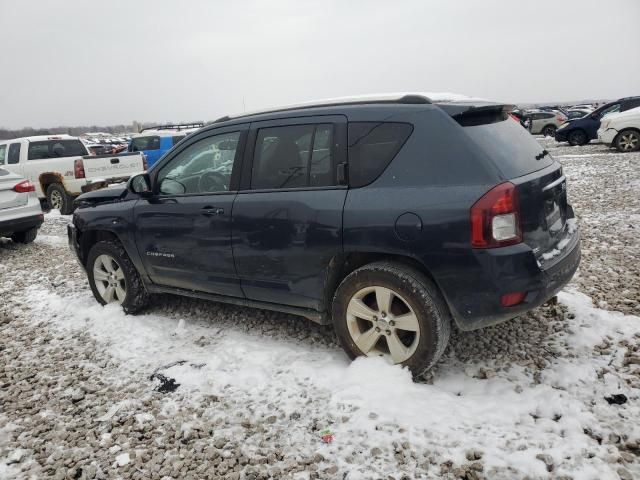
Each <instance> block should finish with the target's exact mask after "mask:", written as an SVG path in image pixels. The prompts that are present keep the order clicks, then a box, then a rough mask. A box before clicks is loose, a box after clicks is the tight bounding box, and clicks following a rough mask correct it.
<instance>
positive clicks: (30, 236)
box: [11, 227, 38, 244]
mask: <svg viewBox="0 0 640 480" xmlns="http://www.w3.org/2000/svg"><path fill="white" fill-rule="evenodd" d="M37 235H38V228H37V227H33V228H30V229H29V230H25V231H24V232H14V233H13V235H11V240H13V241H14V242H16V243H25V244H26V243H31V242H33V241H34V240H35V239H36V236H37Z"/></svg>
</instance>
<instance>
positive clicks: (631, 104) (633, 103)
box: [620, 99, 640, 112]
mask: <svg viewBox="0 0 640 480" xmlns="http://www.w3.org/2000/svg"><path fill="white" fill-rule="evenodd" d="M638 107H640V99H638V100H629V101H627V102H625V103H623V104H622V106H621V107H620V111H621V112H626V111H627V110H631V109H632V108H638Z"/></svg>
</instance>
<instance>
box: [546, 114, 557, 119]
mask: <svg viewBox="0 0 640 480" xmlns="http://www.w3.org/2000/svg"><path fill="white" fill-rule="evenodd" d="M555 116H556V114H555V113H545V114H544V118H547V119H549V118H553V117H555Z"/></svg>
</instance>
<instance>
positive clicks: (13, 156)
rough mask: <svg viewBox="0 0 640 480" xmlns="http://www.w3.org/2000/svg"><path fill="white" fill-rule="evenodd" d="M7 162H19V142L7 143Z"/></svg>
mask: <svg viewBox="0 0 640 480" xmlns="http://www.w3.org/2000/svg"><path fill="white" fill-rule="evenodd" d="M7 163H9V164H14V163H20V144H19V143H12V144H11V145H9V155H8V157H7Z"/></svg>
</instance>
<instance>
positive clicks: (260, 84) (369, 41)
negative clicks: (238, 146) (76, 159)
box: [0, 0, 640, 128]
mask: <svg viewBox="0 0 640 480" xmlns="http://www.w3.org/2000/svg"><path fill="white" fill-rule="evenodd" d="M0 19H1V22H2V27H1V28H0V51H1V52H2V55H1V57H0V58H1V59H2V66H0V72H1V73H0V127H12V128H13V127H23V126H33V127H46V126H56V125H87V124H96V125H108V124H120V123H125V124H129V123H131V121H133V120H138V121H169V120H173V121H178V120H183V121H186V120H212V119H215V118H217V117H219V116H222V115H225V114H231V113H237V112H241V111H243V109H245V108H246V109H247V110H255V109H257V108H263V107H268V106H274V105H282V104H290V103H295V102H299V101H304V100H309V99H317V98H325V97H332V96H344V95H352V94H362V93H377V92H396V91H446V92H457V93H464V94H467V95H472V96H477V97H483V98H490V99H495V100H501V101H509V102H537V101H554V100H572V99H576V100H579V99H585V98H615V97H620V96H626V95H633V94H636V95H639V94H640V51H639V50H638V49H639V47H640V24H639V21H640V0H607V1H602V0H482V1H480V0H458V1H452V0H442V1H436V0H433V1H427V0H415V1H414V0H406V1H403V0H384V1H383V0H373V1H365V0H349V1H347V0H335V1H334V0H318V1H305V0H282V1H280V0H269V1H257V0H254V1H242V0H236V1H233V2H232V1H215V0H189V1H178V0H148V1H142V0H140V1H137V0H128V1H104V0H101V1H94V0H63V1H41V0H39V1H33V0H19V1H18V0H0ZM243 101H244V105H243Z"/></svg>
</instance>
